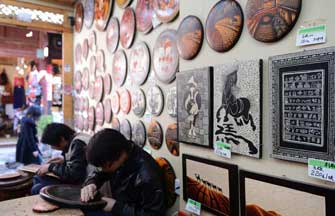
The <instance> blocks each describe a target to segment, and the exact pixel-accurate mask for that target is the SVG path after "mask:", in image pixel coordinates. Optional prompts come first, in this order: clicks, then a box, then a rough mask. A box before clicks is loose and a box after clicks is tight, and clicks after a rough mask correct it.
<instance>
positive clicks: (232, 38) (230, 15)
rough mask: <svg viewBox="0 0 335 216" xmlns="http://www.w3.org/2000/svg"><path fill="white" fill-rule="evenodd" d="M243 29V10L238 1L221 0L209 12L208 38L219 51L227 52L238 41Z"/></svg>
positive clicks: (211, 45)
mask: <svg viewBox="0 0 335 216" xmlns="http://www.w3.org/2000/svg"><path fill="white" fill-rule="evenodd" d="M242 29H243V12H242V8H241V6H240V5H239V3H238V2H237V1H233V0H222V1H219V2H218V3H217V4H216V5H214V7H213V8H212V9H211V11H210V12H209V14H208V17H207V21H206V38H207V42H208V44H209V46H210V47H211V48H212V49H213V50H215V51H217V52H226V51H228V50H230V49H231V48H233V47H234V45H235V44H236V43H237V41H238V39H239V38H240V35H241V33H242Z"/></svg>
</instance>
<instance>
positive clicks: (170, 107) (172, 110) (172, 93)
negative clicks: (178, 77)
mask: <svg viewBox="0 0 335 216" xmlns="http://www.w3.org/2000/svg"><path fill="white" fill-rule="evenodd" d="M166 108H167V111H168V114H169V115H170V116H171V117H174V118H175V117H177V88H176V86H174V87H172V88H170V89H169V90H168V92H167V96H166Z"/></svg>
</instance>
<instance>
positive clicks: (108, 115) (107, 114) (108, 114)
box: [104, 98, 113, 123]
mask: <svg viewBox="0 0 335 216" xmlns="http://www.w3.org/2000/svg"><path fill="white" fill-rule="evenodd" d="M104 108H105V109H104V111H105V122H106V123H110V122H111V120H112V116H113V113H112V104H111V99H109V98H106V99H105V100H104Z"/></svg>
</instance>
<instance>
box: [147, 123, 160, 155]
mask: <svg viewBox="0 0 335 216" xmlns="http://www.w3.org/2000/svg"><path fill="white" fill-rule="evenodd" d="M148 140H149V144H150V145H151V147H152V148H154V149H156V150H158V149H160V148H161V146H162V143H163V130H162V127H161V125H160V124H159V123H158V121H156V120H152V121H151V122H150V124H149V128H148Z"/></svg>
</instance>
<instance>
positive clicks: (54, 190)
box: [40, 185, 107, 209]
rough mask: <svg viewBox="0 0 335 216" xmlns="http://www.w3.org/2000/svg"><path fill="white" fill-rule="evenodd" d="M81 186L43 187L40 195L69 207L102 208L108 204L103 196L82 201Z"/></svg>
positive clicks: (49, 200) (54, 202)
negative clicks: (102, 198)
mask: <svg viewBox="0 0 335 216" xmlns="http://www.w3.org/2000/svg"><path fill="white" fill-rule="evenodd" d="M80 190H81V187H80V186H77V185H51V186H46V187H44V188H42V190H41V191H40V196H41V197H42V198H43V199H44V200H46V201H48V202H51V203H53V204H56V205H59V206H61V207H67V208H81V209H101V208H103V207H105V205H106V204H107V203H106V201H104V200H101V196H100V195H97V196H96V198H95V199H94V200H93V201H91V202H88V203H84V202H81V201H80Z"/></svg>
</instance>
